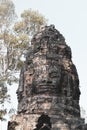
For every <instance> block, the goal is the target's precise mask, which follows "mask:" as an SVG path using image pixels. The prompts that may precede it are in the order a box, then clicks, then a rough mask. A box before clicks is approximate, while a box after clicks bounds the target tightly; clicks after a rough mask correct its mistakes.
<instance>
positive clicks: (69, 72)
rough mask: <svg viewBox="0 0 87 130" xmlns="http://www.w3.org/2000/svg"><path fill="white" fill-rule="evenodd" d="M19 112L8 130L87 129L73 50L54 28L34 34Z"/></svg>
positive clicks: (21, 85) (22, 76)
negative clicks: (82, 110) (82, 115)
mask: <svg viewBox="0 0 87 130" xmlns="http://www.w3.org/2000/svg"><path fill="white" fill-rule="evenodd" d="M17 95H18V113H17V115H14V116H13V118H12V120H11V121H10V122H9V123H8V130H87V125H85V124H84V119H82V118H81V117H80V106H79V97H80V90H79V78H78V74H77V70H76V67H75V65H74V64H73V62H72V54H71V49H70V47H69V46H68V45H67V44H66V42H65V39H64V37H63V36H62V34H60V32H59V31H57V30H56V29H55V26H54V25H50V26H46V27H43V28H41V31H40V32H39V33H38V34H36V35H34V37H33V39H32V41H31V47H30V48H29V50H28V53H27V56H26V61H25V63H24V66H23V68H22V69H21V73H20V81H19V87H18V90H17Z"/></svg>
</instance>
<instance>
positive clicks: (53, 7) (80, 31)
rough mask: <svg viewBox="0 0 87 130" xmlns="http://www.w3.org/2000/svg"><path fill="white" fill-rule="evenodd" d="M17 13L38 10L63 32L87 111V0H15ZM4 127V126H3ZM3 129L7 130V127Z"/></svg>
mask: <svg viewBox="0 0 87 130" xmlns="http://www.w3.org/2000/svg"><path fill="white" fill-rule="evenodd" d="M13 2H14V4H15V8H16V13H17V14H18V15H19V14H20V13H22V12H23V11H24V10H26V9H30V8H31V9H33V10H38V11H39V12H40V13H41V14H43V15H44V16H45V18H47V19H48V23H49V24H54V25H55V27H56V28H57V29H58V30H59V31H60V32H61V33H62V34H63V36H64V37H65V39H66V43H67V44H68V45H69V46H70V47H71V50H72V57H73V58H72V60H73V62H74V64H75V65H76V68H77V71H78V75H79V80H80V89H81V96H80V106H82V107H83V108H84V109H85V110H86V113H87V102H86V99H87V79H86V75H87V59H86V56H87V0H13ZM3 128H4V127H3ZM3 130H6V129H5V128H4V129H3Z"/></svg>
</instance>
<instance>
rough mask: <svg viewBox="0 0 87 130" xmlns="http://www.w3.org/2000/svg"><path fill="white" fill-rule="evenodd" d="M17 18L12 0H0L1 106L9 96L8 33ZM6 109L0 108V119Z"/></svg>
mask: <svg viewBox="0 0 87 130" xmlns="http://www.w3.org/2000/svg"><path fill="white" fill-rule="evenodd" d="M15 18H16V14H15V8H14V4H13V2H12V1H10V0H0V107H1V105H4V101H5V100H6V99H7V97H9V95H8V94H7V86H6V82H7V79H8V71H7V68H8V49H9V44H10V43H9V42H8V33H10V28H11V23H12V22H13V20H14V19H15ZM5 113H6V109H3V110H1V109H0V119H3V115H4V114H5Z"/></svg>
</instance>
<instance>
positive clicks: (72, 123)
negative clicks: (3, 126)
mask: <svg viewBox="0 0 87 130" xmlns="http://www.w3.org/2000/svg"><path fill="white" fill-rule="evenodd" d="M40 116H41V115H39V114H30V115H22V114H21V115H14V116H13V117H12V120H11V122H9V123H8V130H36V129H35V128H36V124H38V118H39V117H40ZM49 118H50V121H51V128H50V130H87V125H84V119H82V118H75V117H70V116H59V115H50V116H49ZM47 123H48V122H47Z"/></svg>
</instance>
